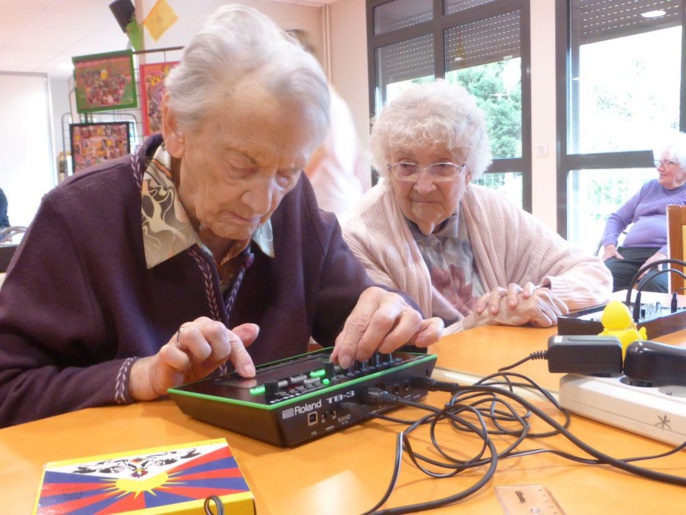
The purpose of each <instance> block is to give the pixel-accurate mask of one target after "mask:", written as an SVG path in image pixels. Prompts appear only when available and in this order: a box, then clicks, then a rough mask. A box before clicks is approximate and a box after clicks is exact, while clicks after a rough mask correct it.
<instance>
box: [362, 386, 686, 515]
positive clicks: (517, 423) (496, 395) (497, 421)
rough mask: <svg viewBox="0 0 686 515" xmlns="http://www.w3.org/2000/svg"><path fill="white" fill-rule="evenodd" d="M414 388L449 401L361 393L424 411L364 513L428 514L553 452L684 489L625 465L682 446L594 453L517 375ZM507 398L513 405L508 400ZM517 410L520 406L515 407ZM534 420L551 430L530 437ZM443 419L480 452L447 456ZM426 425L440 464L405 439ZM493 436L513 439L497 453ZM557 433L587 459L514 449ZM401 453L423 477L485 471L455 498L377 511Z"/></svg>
mask: <svg viewBox="0 0 686 515" xmlns="http://www.w3.org/2000/svg"><path fill="white" fill-rule="evenodd" d="M413 385H414V386H415V387H417V388H424V389H428V390H432V391H444V392H446V393H450V394H451V399H450V401H448V402H447V403H446V404H445V405H444V406H443V408H436V407H433V406H428V405H425V404H422V403H419V402H415V401H411V400H407V399H403V398H401V397H399V396H397V395H393V394H390V393H388V392H386V391H384V390H380V389H378V388H377V389H374V388H372V389H369V391H367V392H365V393H364V394H363V395H361V398H362V399H364V400H366V401H367V402H369V403H371V404H374V405H380V404H383V405H388V404H398V405H405V406H411V407H414V408H419V409H422V410H424V411H428V414H427V415H425V416H423V417H421V418H419V419H418V420H416V421H414V422H413V423H412V424H410V425H409V426H408V427H407V428H406V429H405V430H403V431H402V432H400V433H399V434H398V435H397V438H396V454H395V460H394V470H393V474H392V477H391V481H390V484H389V486H388V488H387V489H386V492H385V493H384V495H383V498H382V499H381V501H379V502H378V503H377V504H376V505H375V506H374V508H372V509H371V510H369V511H368V512H366V515H369V514H375V515H378V514H400V513H413V512H416V511H424V510H430V509H434V508H438V507H442V506H447V505H450V504H454V503H456V502H458V501H460V500H462V499H464V498H466V497H468V496H469V495H472V494H473V493H475V492H477V491H478V490H479V489H481V488H483V486H485V485H486V484H488V482H490V480H491V479H492V477H493V475H494V473H495V470H496V468H497V464H498V462H499V460H502V459H508V458H514V457H523V456H533V455H536V454H543V453H548V454H553V455H556V456H559V457H562V458H564V459H568V460H570V461H573V462H576V463H582V464H588V465H609V466H611V467H614V468H618V469H621V470H624V471H626V472H629V473H631V474H634V475H638V476H640V477H645V478H648V479H653V480H658V481H663V482H667V483H670V484H676V485H679V486H686V478H682V477H678V476H672V475H668V474H664V473H660V472H655V471H652V470H649V469H645V468H642V467H639V466H636V465H632V464H630V462H635V461H641V460H651V459H656V458H660V457H664V456H668V455H672V454H675V453H677V452H679V451H680V450H683V449H686V442H684V443H683V444H682V445H680V446H678V447H675V448H674V449H671V450H669V451H667V452H664V453H661V454H658V455H655V456H646V457H633V458H626V459H617V458H613V457H611V456H608V455H606V454H604V453H602V452H600V451H598V450H596V449H593V448H592V447H590V446H589V445H587V444H585V443H584V442H582V441H581V440H579V439H578V438H577V437H575V436H574V435H573V434H572V433H571V432H569V431H568V429H567V427H568V426H569V424H570V421H571V419H570V415H569V412H568V410H566V409H564V408H562V407H561V406H560V405H559V403H558V402H557V400H556V399H555V398H554V397H553V396H552V394H551V393H550V392H548V391H547V390H545V389H543V388H542V387H540V386H539V385H537V384H536V383H535V382H534V381H532V380H531V379H529V378H528V377H526V376H523V375H521V374H516V373H506V374H493V375H491V376H488V377H487V378H483V379H482V380H480V381H479V382H477V383H475V384H474V385H472V386H463V385H458V384H456V383H449V382H444V381H438V380H436V379H432V378H415V379H414V380H413ZM500 385H504V387H501V386H500ZM514 388H524V389H527V390H534V391H535V392H537V393H539V394H541V395H542V396H543V397H544V398H545V399H546V400H547V401H548V402H549V403H550V404H551V405H552V406H554V407H555V408H556V410H557V411H558V412H559V414H560V415H561V416H562V417H563V418H564V421H563V422H562V423H561V422H558V420H556V419H555V418H553V417H552V416H550V415H548V414H547V413H545V412H544V411H543V410H541V409H540V408H538V407H537V406H536V405H534V404H532V403H530V402H529V401H527V400H526V399H525V398H523V397H521V396H520V395H517V394H516V393H515V392H514ZM508 399H509V400H511V401H513V402H512V403H510V402H508ZM516 406H519V408H517V407H516ZM522 408H523V409H524V411H525V412H524V413H521V412H520V411H521V409H522ZM370 416H372V417H379V418H382V416H381V415H378V414H374V413H371V414H370ZM534 416H536V417H538V418H539V419H540V420H542V421H543V422H544V423H546V424H547V425H548V426H550V427H551V428H552V430H550V431H547V432H543V433H533V432H532V431H531V421H530V419H531V418H532V417H534ZM446 421H447V422H448V424H449V425H450V426H451V427H452V428H453V429H454V430H456V431H460V432H464V433H469V434H472V435H475V436H476V437H477V442H480V445H479V448H477V449H476V450H475V453H474V455H473V456H472V457H471V458H467V459H464V458H463V457H456V456H452V455H451V454H450V453H449V452H447V449H446V448H444V447H443V445H442V444H441V442H440V441H439V438H438V434H437V428H438V425H439V423H441V422H446ZM489 424H490V425H491V426H493V427H495V431H494V430H490V428H489ZM427 425H428V428H427V430H428V432H429V436H430V438H431V443H432V444H433V446H434V451H435V452H437V453H438V454H439V455H440V456H441V457H442V459H443V460H445V461H442V459H437V458H433V457H429V456H425V455H423V454H420V453H419V452H417V451H416V450H415V449H414V448H413V446H412V443H411V441H410V435H411V434H412V432H413V431H415V430H416V429H418V428H419V427H423V426H427ZM493 434H502V435H506V436H510V437H513V438H514V441H513V442H511V443H510V444H509V445H508V446H507V447H506V448H505V449H503V450H501V451H498V449H497V448H496V447H495V443H494V442H493V439H492V438H491V435H493ZM557 434H561V435H562V436H563V437H565V438H566V439H567V440H569V441H571V442H572V443H573V444H574V445H575V446H576V447H578V448H579V449H581V450H582V451H584V452H585V453H586V454H588V455H589V456H590V457H584V456H575V455H573V454H571V453H567V452H564V451H558V450H553V449H534V450H523V451H518V450H517V447H518V446H519V445H520V444H521V442H522V441H524V440H525V439H526V438H527V437H534V438H536V437H538V438H540V437H544V436H552V435H557ZM452 447H454V445H453V446H451V448H452ZM403 451H404V452H405V453H407V456H408V458H409V459H410V461H411V462H412V463H413V464H414V465H415V466H416V467H417V468H419V469H420V470H421V471H422V472H423V473H424V474H426V475H428V476H430V477H433V478H443V479H446V478H450V477H454V476H456V475H458V474H460V473H462V472H465V471H469V470H473V469H475V468H479V467H484V466H486V467H487V471H486V472H485V473H484V475H483V476H482V477H481V478H480V479H479V480H478V481H477V482H476V483H474V484H473V485H472V486H470V487H468V488H467V489H465V490H463V491H461V492H458V493H456V494H454V495H451V496H447V497H444V498H441V499H437V500H433V501H427V502H422V503H417V504H412V505H406V506H401V507H396V508H389V509H385V510H380V507H381V506H383V505H384V504H385V503H386V502H387V501H388V499H389V498H390V496H391V494H392V492H393V489H394V488H395V485H396V484H397V481H398V477H399V474H400V468H401V464H402V455H403ZM458 452H463V448H462V447H460V449H459V451H458Z"/></svg>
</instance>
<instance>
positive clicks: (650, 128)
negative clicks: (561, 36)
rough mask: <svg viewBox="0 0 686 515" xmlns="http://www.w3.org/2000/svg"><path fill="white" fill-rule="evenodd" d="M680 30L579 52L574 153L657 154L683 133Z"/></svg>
mask: <svg viewBox="0 0 686 515" xmlns="http://www.w3.org/2000/svg"><path fill="white" fill-rule="evenodd" d="M680 63H681V27H672V28H667V29H662V30H654V31H652V32H643V33H640V34H634V35H629V36H625V37H618V38H615V39H609V40H605V41H599V42H596V43H589V44H586V45H582V46H581V47H580V48H579V65H578V75H575V76H573V77H572V81H571V91H572V95H571V98H570V114H571V115H570V121H571V123H570V127H569V138H568V139H569V141H568V145H569V153H580V154H587V153H600V152H617V151H625V150H642V149H646V148H652V147H653V146H654V145H656V144H657V142H656V141H655V139H657V140H659V139H661V138H663V136H662V135H665V134H667V133H669V132H672V131H674V130H678V128H679V109H678V106H679V88H680V81H681V71H680V70H681V64H680Z"/></svg>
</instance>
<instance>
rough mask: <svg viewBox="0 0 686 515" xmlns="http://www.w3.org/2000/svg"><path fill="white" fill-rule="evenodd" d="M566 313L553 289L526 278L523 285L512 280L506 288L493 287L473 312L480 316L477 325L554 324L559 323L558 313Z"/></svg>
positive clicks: (566, 309) (565, 306)
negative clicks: (535, 283)
mask: <svg viewBox="0 0 686 515" xmlns="http://www.w3.org/2000/svg"><path fill="white" fill-rule="evenodd" d="M567 313H569V309H568V308H567V305H566V304H565V303H564V302H562V301H561V300H560V299H558V298H557V296H555V294H554V293H553V292H552V290H550V289H549V288H545V287H540V286H536V285H534V284H533V283H531V282H527V283H526V284H524V286H519V285H518V284H515V283H510V284H508V285H507V289H506V288H494V289H493V290H491V291H490V292H489V293H486V294H485V295H484V296H483V297H481V298H480V299H479V300H478V302H477V305H476V308H475V310H474V313H473V314H474V316H475V318H476V319H477V320H479V322H477V323H478V325H483V323H497V324H503V325H524V324H527V323H528V324H531V325H533V326H537V327H551V326H554V325H556V324H557V317H558V316H559V315H563V314H567ZM487 320H490V322H487Z"/></svg>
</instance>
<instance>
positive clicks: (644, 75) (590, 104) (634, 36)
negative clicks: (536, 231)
mask: <svg viewBox="0 0 686 515" xmlns="http://www.w3.org/2000/svg"><path fill="white" fill-rule="evenodd" d="M682 4H683V2H682V0H557V5H556V7H557V11H558V12H557V19H558V21H557V27H558V53H557V55H558V77H564V80H560V83H559V84H558V98H559V99H560V101H559V102H558V106H561V111H559V112H558V126H559V134H560V137H561V142H560V143H561V145H560V147H561V156H560V157H561V158H560V167H559V175H558V199H559V203H560V208H559V217H558V231H559V232H560V234H562V235H563V236H566V237H567V239H568V240H570V241H572V242H574V243H577V244H579V245H580V246H581V247H582V248H583V249H584V250H587V251H594V250H595V248H596V247H597V245H598V242H599V241H600V237H601V235H602V231H603V228H604V226H605V221H606V220H607V217H608V216H609V215H610V213H612V212H613V211H615V210H616V209H617V208H618V207H619V206H621V205H622V204H623V203H624V202H626V201H627V200H628V199H629V198H630V197H631V196H632V195H633V194H634V193H636V192H637V191H638V189H639V188H640V186H641V185H642V184H644V183H645V182H646V181H648V180H650V179H653V178H655V177H656V172H655V168H654V166H653V163H652V161H653V151H659V150H660V149H661V147H662V146H663V145H664V144H665V143H666V142H667V137H668V134H669V133H673V132H675V131H677V130H684V122H683V120H680V112H681V113H682V114H681V117H682V119H683V111H684V109H683V108H681V109H680V108H679V107H680V105H682V103H683V101H682V100H681V99H682V98H683V93H682V91H683V88H684V86H683V84H682V81H681V77H682V69H683V67H684V62H683V59H682V53H683V49H682V9H683V6H682Z"/></svg>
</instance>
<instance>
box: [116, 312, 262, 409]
mask: <svg viewBox="0 0 686 515" xmlns="http://www.w3.org/2000/svg"><path fill="white" fill-rule="evenodd" d="M259 330H260V329H259V327H258V326H257V325H256V324H241V325H239V326H236V327H234V328H233V329H228V328H227V327H226V326H225V325H224V324H222V323H221V322H217V321H215V320H211V319H209V318H207V317H200V318H197V319H195V320H193V321H192V322H186V323H185V324H182V325H181V327H180V328H179V330H178V331H177V332H176V333H174V334H173V335H172V337H171V338H170V339H169V341H168V342H167V343H166V344H165V345H163V346H162V347H161V348H160V350H159V352H158V353H157V354H155V355H154V356H147V357H144V358H140V359H138V360H136V361H135V362H134V364H133V365H132V367H131V371H130V375H129V377H130V381H129V393H130V394H131V397H132V398H133V399H134V400H137V401H149V400H153V399H156V398H158V397H160V396H161V395H164V394H165V393H166V392H167V389H168V388H171V387H173V386H179V385H181V384H184V383H187V382H190V381H197V380H198V379H202V378H203V377H205V376H207V375H208V374H210V373H212V372H213V371H214V370H216V369H217V368H218V367H219V366H220V365H222V364H223V363H225V362H226V361H230V362H231V364H232V365H233V366H234V368H235V370H236V371H237V372H238V373H239V374H240V375H242V376H243V377H253V376H254V375H255V365H254V364H253V361H252V358H251V357H250V355H249V354H248V352H247V351H246V349H245V348H246V347H247V346H248V345H250V344H251V343H252V342H253V341H255V338H257V335H258V333H259Z"/></svg>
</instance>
